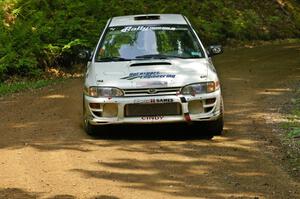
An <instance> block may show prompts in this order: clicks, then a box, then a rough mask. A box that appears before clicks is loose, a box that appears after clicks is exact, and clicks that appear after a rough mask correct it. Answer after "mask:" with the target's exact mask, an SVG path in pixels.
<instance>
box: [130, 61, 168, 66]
mask: <svg viewBox="0 0 300 199" xmlns="http://www.w3.org/2000/svg"><path fill="white" fill-rule="evenodd" d="M156 65H172V64H171V63H169V62H143V63H134V64H131V65H130V67H135V66H156Z"/></svg>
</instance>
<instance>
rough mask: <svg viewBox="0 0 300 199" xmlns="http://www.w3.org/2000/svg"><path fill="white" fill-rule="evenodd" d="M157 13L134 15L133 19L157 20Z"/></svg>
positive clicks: (158, 17)
mask: <svg viewBox="0 0 300 199" xmlns="http://www.w3.org/2000/svg"><path fill="white" fill-rule="evenodd" d="M159 19H160V16H159V15H141V16H136V17H134V20H136V21H140V20H159Z"/></svg>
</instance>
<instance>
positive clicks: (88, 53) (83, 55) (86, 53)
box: [78, 50, 92, 61]
mask: <svg viewBox="0 0 300 199" xmlns="http://www.w3.org/2000/svg"><path fill="white" fill-rule="evenodd" d="M78 58H79V59H81V60H83V61H89V60H91V58H92V52H91V51H89V50H83V51H80V52H79V53H78Z"/></svg>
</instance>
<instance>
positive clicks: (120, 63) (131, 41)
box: [80, 14, 223, 135]
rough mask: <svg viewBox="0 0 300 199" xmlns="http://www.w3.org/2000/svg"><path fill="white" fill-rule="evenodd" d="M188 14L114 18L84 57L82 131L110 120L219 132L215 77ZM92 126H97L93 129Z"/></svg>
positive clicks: (211, 51) (213, 48) (220, 120)
mask: <svg viewBox="0 0 300 199" xmlns="http://www.w3.org/2000/svg"><path fill="white" fill-rule="evenodd" d="M221 52H222V47H221V46H210V47H209V48H208V49H205V48H204V47H203V45H202V43H201V41H200V39H199V38H198V36H197V34H196V32H195V31H194V29H193V28H192V27H191V24H190V22H189V21H188V19H187V18H186V17H184V16H182V15H175V14H157V15H156V14H152V15H134V16H122V17H114V18H112V19H110V20H109V21H108V23H107V25H106V27H105V30H104V31H103V33H102V35H101V37H100V39H99V42H98V44H97V46H96V48H95V50H94V52H93V53H89V51H85V52H82V53H80V57H81V58H85V57H88V56H89V60H88V64H87V70H86V74H85V81H84V94H83V121H84V122H83V123H84V128H85V130H86V132H87V133H88V134H94V133H96V132H97V130H98V129H99V128H101V127H104V126H106V125H116V124H149V123H180V122H182V123H189V124H192V125H197V126H199V128H201V127H203V126H209V133H210V134H211V135H220V134H222V132H223V101H222V95H221V89H220V82H219V79H218V76H217V73H216V70H215V68H214V66H213V64H212V61H211V58H210V57H211V56H212V55H215V54H220V53H221ZM96 127H97V128H96Z"/></svg>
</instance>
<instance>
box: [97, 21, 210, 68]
mask: <svg viewBox="0 0 300 199" xmlns="http://www.w3.org/2000/svg"><path fill="white" fill-rule="evenodd" d="M203 57H204V53H203V50H202V48H201V46H200V44H199V42H198V40H197V38H196V36H195V35H194V33H193V32H192V31H191V30H190V28H189V26H187V25H163V26H118V27H110V28H108V30H107V32H106V34H105V36H104V39H103V40H102V42H101V43H100V46H99V48H98V50H97V53H96V61H100V62H101V61H102V62H107V61H129V60H138V59H169V58H180V59H190V58H203Z"/></svg>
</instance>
